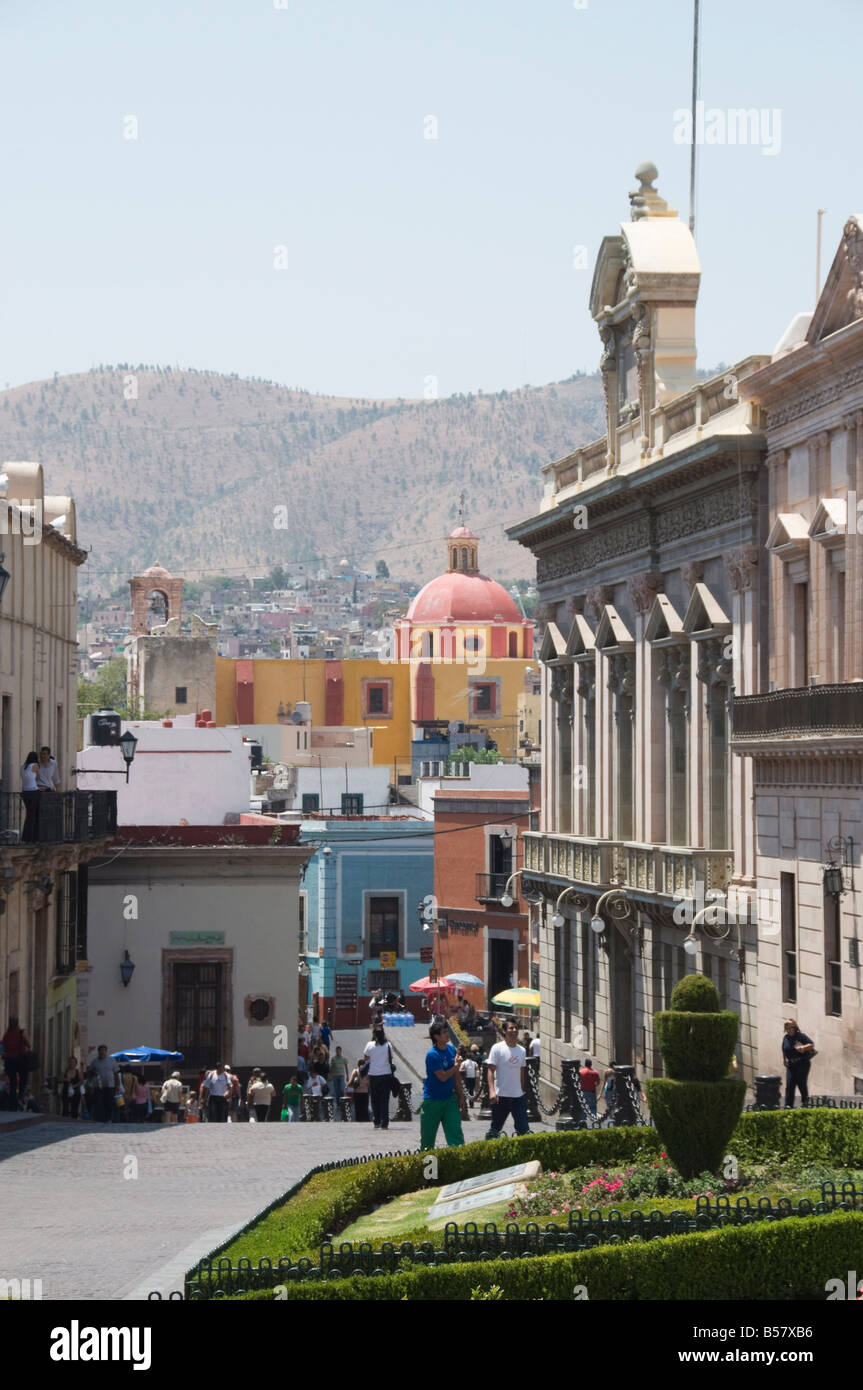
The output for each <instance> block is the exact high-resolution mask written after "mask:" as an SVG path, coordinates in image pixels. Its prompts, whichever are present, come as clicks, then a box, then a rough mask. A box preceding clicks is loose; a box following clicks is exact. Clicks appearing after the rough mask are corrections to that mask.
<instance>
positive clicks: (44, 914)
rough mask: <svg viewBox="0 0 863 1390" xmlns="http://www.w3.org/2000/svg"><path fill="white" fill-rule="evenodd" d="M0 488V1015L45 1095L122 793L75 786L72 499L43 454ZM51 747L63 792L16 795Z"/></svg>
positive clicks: (8, 472) (68, 1028)
mask: <svg viewBox="0 0 863 1390" xmlns="http://www.w3.org/2000/svg"><path fill="white" fill-rule="evenodd" d="M0 473H2V482H0V487H2V494H0V530H2V535H0V552H2V553H0V570H2V572H0V760H2V761H0V771H2V792H0V1016H2V1018H3V1025H2V1026H3V1028H4V1029H5V1026H6V1021H7V1019H8V1017H9V1015H10V1014H16V1015H18V1017H19V1018H20V1021H21V1026H22V1027H23V1028H24V1029H25V1030H26V1031H27V1033H28V1034H29V1037H30V1040H31V1042H32V1044H33V1047H34V1049H35V1051H36V1053H37V1054H38V1057H39V1066H38V1069H37V1070H36V1071H34V1073H33V1074H32V1075H31V1077H30V1084H31V1085H32V1087H33V1089H34V1091H35V1092H37V1093H38V1092H39V1091H40V1088H41V1085H42V1083H43V1082H44V1081H45V1079H46V1078H47V1077H49V1076H56V1074H57V1072H58V1070H60V1069H62V1066H63V1065H65V1061H66V1058H68V1056H69V1054H70V1052H72V1051H73V1050H74V1049H75V1047H76V1045H77V1042H78V1035H77V1016H76V1004H77V978H78V974H77V972H78V971H79V969H80V968H81V967H83V966H85V965H86V959H87V910H86V909H87V864H88V861H89V860H91V859H92V858H94V857H96V856H98V855H100V854H102V853H103V852H104V850H105V848H106V847H107V845H109V844H110V843H111V840H112V838H113V834H114V832H115V830H116V792H114V791H111V790H106V791H98V792H79V791H76V790H75V780H74V776H73V767H74V756H75V748H76V738H75V720H76V713H77V711H76V697H77V688H76V687H77V667H76V650H77V593H78V567H79V566H80V565H82V564H83V563H84V561H85V560H86V558H87V552H86V550H84V549H82V547H81V546H80V545H79V544H78V540H77V533H76V520H75V503H74V501H73V500H72V498H71V497H57V496H52V495H51V494H49V493H47V492H46V488H45V480H44V476H43V473H42V467H41V465H40V464H38V463H30V462H22V463H5V464H3V465H2V468H0ZM44 744H47V745H48V746H49V747H50V748H51V750H52V752H53V754H54V756H55V758H56V762H57V770H58V773H59V788H60V789H59V790H58V791H44V792H40V793H38V796H39V803H38V809H37V810H36V814H35V815H33V816H29V815H27V813H26V811H25V806H24V801H23V798H22V796H21V771H20V770H21V765H22V763H23V762H24V760H25V758H26V757H27V755H28V753H30V752H31V751H35V752H38V751H39V749H40V748H41V747H42V745H44Z"/></svg>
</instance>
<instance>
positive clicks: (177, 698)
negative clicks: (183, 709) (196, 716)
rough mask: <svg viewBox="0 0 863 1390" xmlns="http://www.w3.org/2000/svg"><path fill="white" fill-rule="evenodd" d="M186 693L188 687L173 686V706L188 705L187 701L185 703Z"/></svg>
mask: <svg viewBox="0 0 863 1390" xmlns="http://www.w3.org/2000/svg"><path fill="white" fill-rule="evenodd" d="M187 691H188V686H185V685H175V686H174V704H175V705H185V704H187V703H188V701H187V699H186V694H187Z"/></svg>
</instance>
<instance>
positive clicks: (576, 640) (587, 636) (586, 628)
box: [566, 613, 596, 658]
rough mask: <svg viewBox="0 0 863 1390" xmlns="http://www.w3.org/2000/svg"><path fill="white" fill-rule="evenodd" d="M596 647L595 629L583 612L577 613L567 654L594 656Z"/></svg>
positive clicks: (573, 621) (570, 631)
mask: <svg viewBox="0 0 863 1390" xmlns="http://www.w3.org/2000/svg"><path fill="white" fill-rule="evenodd" d="M595 647H596V641H595V638H594V636H593V630H592V628H591V626H590V623H589V622H588V621H587V618H586V617H585V616H584V614H583V613H576V614H575V617H574V618H573V620H572V627H571V628H570V630H569V639H568V641H567V644H566V654H567V656H571V657H574V658H575V657H579V656H592V655H593V652H594V649H595Z"/></svg>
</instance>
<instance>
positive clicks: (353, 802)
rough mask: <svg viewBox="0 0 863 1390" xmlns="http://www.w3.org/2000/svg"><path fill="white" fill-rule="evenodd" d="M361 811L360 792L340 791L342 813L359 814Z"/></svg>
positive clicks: (361, 794)
mask: <svg viewBox="0 0 863 1390" xmlns="http://www.w3.org/2000/svg"><path fill="white" fill-rule="evenodd" d="M362 813H363V793H362V792H342V815H343V816H361V815H362Z"/></svg>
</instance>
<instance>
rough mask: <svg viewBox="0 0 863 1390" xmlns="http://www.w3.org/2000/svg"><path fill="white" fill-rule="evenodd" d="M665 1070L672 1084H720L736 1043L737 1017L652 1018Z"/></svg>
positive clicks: (671, 1013) (672, 1015)
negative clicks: (682, 1082) (690, 1082)
mask: <svg viewBox="0 0 863 1390" xmlns="http://www.w3.org/2000/svg"><path fill="white" fill-rule="evenodd" d="M653 1024H654V1027H655V1029H656V1041H657V1045H658V1047H659V1050H660V1052H661V1053H662V1056H663V1058H664V1059H665V1070H666V1072H667V1073H668V1075H669V1076H670V1077H672V1079H673V1080H675V1081H721V1080H722V1079H723V1077H725V1076H727V1075H728V1067H729V1065H730V1063H731V1058H732V1055H733V1053H734V1044H735V1043H736V1042H737V1027H738V1023H737V1014H732V1013H675V1012H674V1011H673V1010H669V1011H668V1012H667V1013H659V1014H654V1015H653Z"/></svg>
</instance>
